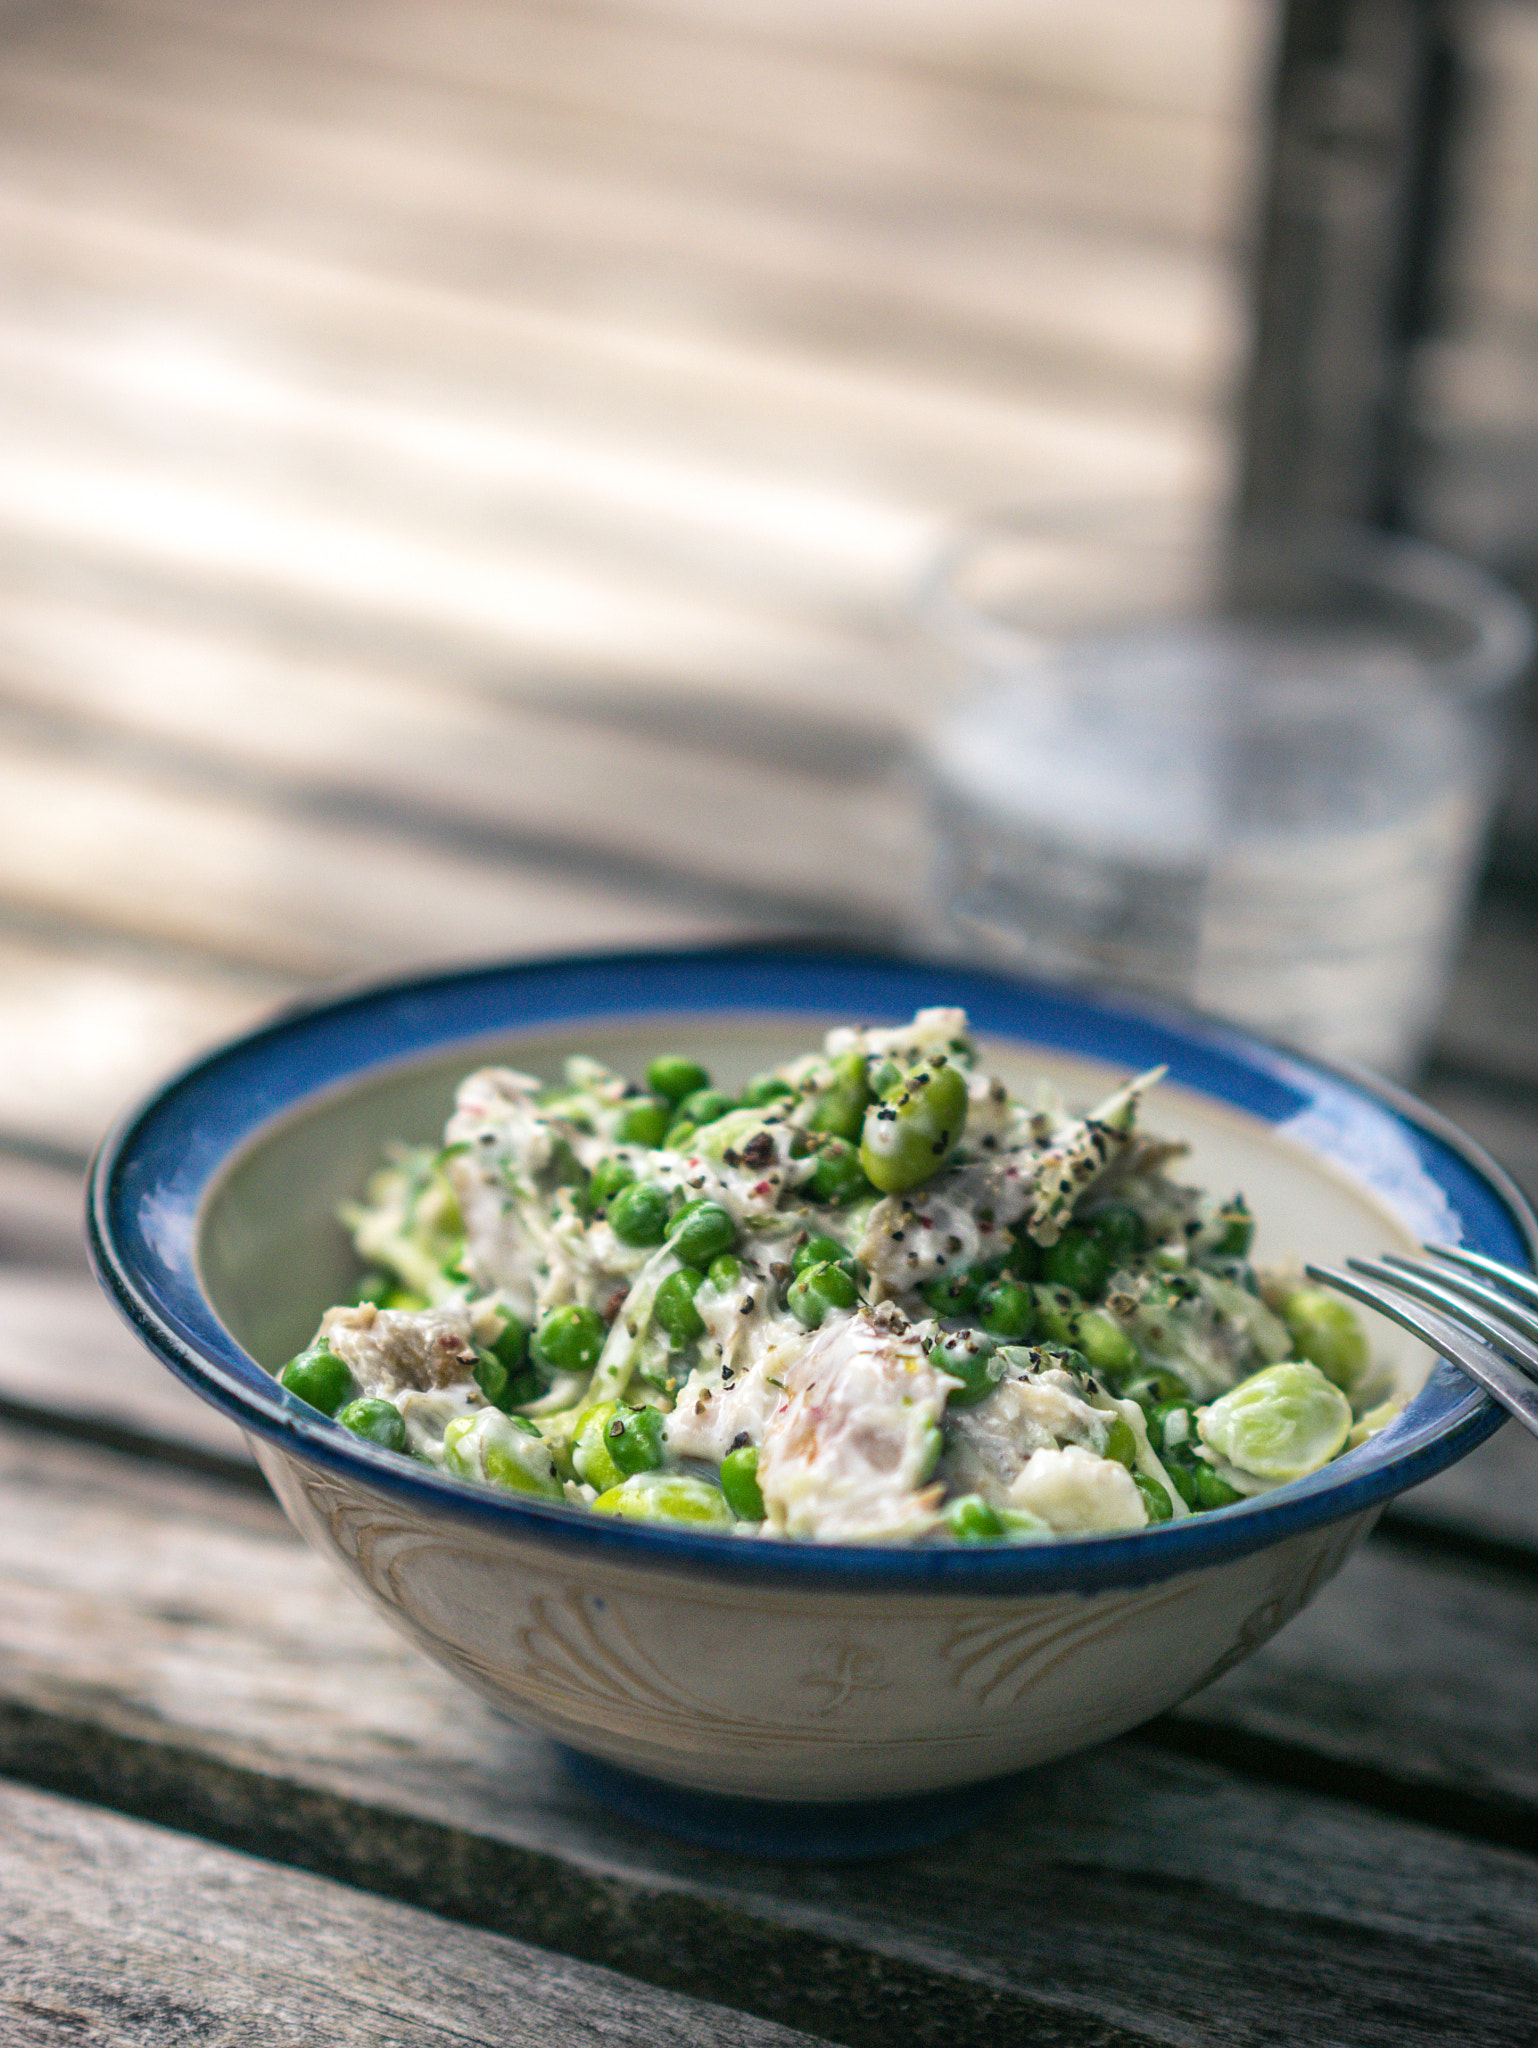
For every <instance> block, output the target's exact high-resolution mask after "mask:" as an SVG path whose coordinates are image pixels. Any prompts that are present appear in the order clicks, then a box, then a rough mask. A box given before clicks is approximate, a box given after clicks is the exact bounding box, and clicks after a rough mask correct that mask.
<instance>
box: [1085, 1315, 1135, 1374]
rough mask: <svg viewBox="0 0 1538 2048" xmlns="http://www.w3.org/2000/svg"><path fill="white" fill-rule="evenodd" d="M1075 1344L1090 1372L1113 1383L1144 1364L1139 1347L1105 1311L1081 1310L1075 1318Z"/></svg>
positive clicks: (1113, 1317)
mask: <svg viewBox="0 0 1538 2048" xmlns="http://www.w3.org/2000/svg"><path fill="white" fill-rule="evenodd" d="M1072 1321H1073V1340H1074V1342H1075V1343H1076V1344H1077V1345H1078V1347H1079V1349H1080V1350H1081V1351H1082V1352H1083V1353H1084V1356H1085V1357H1086V1358H1087V1359H1088V1360H1089V1363H1090V1368H1091V1370H1092V1371H1094V1372H1098V1373H1100V1374H1102V1375H1104V1376H1105V1377H1107V1378H1110V1379H1118V1380H1119V1379H1122V1378H1124V1377H1125V1376H1126V1375H1127V1374H1128V1373H1132V1372H1136V1371H1137V1369H1138V1367H1139V1366H1140V1365H1141V1364H1142V1360H1141V1359H1140V1358H1139V1357H1138V1353H1137V1346H1136V1345H1135V1344H1134V1343H1133V1341H1132V1339H1131V1338H1130V1337H1129V1336H1128V1335H1127V1333H1126V1331H1125V1330H1124V1329H1123V1328H1122V1326H1121V1324H1120V1323H1119V1322H1117V1320H1116V1318H1115V1316H1111V1315H1107V1314H1106V1312H1105V1310H1104V1309H1103V1308H1086V1309H1081V1310H1080V1311H1079V1313H1078V1314H1077V1315H1076V1316H1074V1317H1073V1319H1072Z"/></svg>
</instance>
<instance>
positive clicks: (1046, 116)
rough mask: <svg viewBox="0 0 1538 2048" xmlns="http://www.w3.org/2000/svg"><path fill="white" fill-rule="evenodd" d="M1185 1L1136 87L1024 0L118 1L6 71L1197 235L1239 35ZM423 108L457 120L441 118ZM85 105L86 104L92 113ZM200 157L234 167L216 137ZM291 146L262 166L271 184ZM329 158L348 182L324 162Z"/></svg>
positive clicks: (1123, 49) (234, 140)
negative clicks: (1072, 58) (85, 26)
mask: <svg viewBox="0 0 1538 2048" xmlns="http://www.w3.org/2000/svg"><path fill="white" fill-rule="evenodd" d="M1106 4H1107V0H1099V5H1100V7H1101V8H1102V10H1103V9H1104V8H1105V7H1106ZM1110 6H1111V7H1112V9H1113V10H1114V12H1115V14H1116V16H1117V21H1118V28H1117V32H1116V34H1115V37H1114V39H1113V43H1112V47H1115V48H1117V52H1118V54H1119V55H1121V56H1123V57H1124V58H1125V56H1126V55H1127V45H1128V43H1129V31H1132V30H1133V23H1132V21H1131V20H1130V19H1129V17H1128V15H1127V12H1126V9H1125V7H1121V6H1118V5H1117V4H1116V0H1110ZM1201 12H1202V13H1203V14H1204V15H1205V16H1206V19H1205V20H1204V21H1203V22H1202V23H1201V26H1200V27H1198V25H1197V21H1196V19H1195V18H1194V16H1193V11H1192V10H1191V9H1190V8H1189V7H1188V8H1186V9H1184V10H1182V13H1183V16H1184V20H1183V21H1182V22H1181V23H1179V24H1178V25H1177V23H1176V21H1174V20H1171V22H1170V27H1171V29H1172V31H1173V32H1172V33H1171V34H1170V35H1168V36H1158V37H1150V38H1149V39H1148V46H1149V49H1150V53H1151V51H1152V49H1153V48H1157V49H1158V51H1159V55H1160V56H1161V57H1162V59H1163V67H1162V68H1163V69H1164V73H1165V80H1166V86H1168V85H1169V84H1172V83H1173V81H1174V80H1175V78H1176V77H1177V75H1178V76H1179V77H1180V85H1179V86H1178V87H1176V89H1175V90H1173V91H1172V90H1168V89H1163V90H1161V89H1160V88H1158V87H1155V88H1154V89H1153V90H1150V84H1151V79H1152V73H1153V69H1154V67H1153V66H1152V65H1150V64H1149V63H1147V62H1144V63H1143V64H1142V65H1141V66H1139V67H1138V74H1137V75H1136V76H1135V77H1133V76H1129V75H1128V74H1127V73H1125V72H1124V73H1123V74H1122V76H1121V77H1120V78H1118V77H1116V76H1115V75H1114V74H1115V69H1116V67H1115V66H1114V65H1112V64H1110V63H1108V62H1107V59H1108V58H1109V57H1110V54H1111V51H1110V49H1109V48H1108V47H1107V43H1106V41H1105V40H1103V39H1097V38H1096V36H1095V35H1094V32H1093V30H1092V29H1091V28H1090V27H1089V24H1088V21H1087V19H1080V20H1076V21H1074V22H1073V23H1072V24H1071V25H1070V27H1069V32H1068V34H1067V35H1060V37H1059V42H1060V50H1059V56H1060V57H1062V56H1068V55H1069V54H1070V52H1069V48H1068V46H1069V45H1070V44H1071V45H1072V46H1074V54H1076V55H1077V56H1078V59H1079V66H1080V75H1079V77H1078V78H1077V79H1076V80H1075V81H1073V83H1072V84H1069V83H1068V82H1067V80H1066V79H1065V78H1064V77H1063V70H1064V68H1065V67H1064V66H1063V65H1062V64H1061V62H1059V64H1058V65H1056V66H1053V65H1052V64H1051V63H1050V61H1049V62H1047V63H1042V62H1041V61H1040V55H1041V54H1044V53H1043V52H1042V40H1043V39H1042V38H1041V36H1040V34H1039V30H1040V27H1041V25H1042V23H1041V18H1040V14H1039V12H1038V19H1037V21H1036V22H1034V23H1029V24H1028V23H1026V21H1025V18H1024V16H1023V15H1022V14H1020V13H1019V12H1017V13H1016V15H1015V17H1014V18H1013V20H1010V21H1008V22H1006V21H1005V20H1004V19H1002V18H1001V19H999V20H997V21H996V22H995V23H993V24H992V25H991V29H990V26H985V25H981V24H975V23H971V22H968V21H966V20H965V19H964V18H962V17H958V16H955V15H953V16H951V17H950V18H949V19H948V20H947V21H946V22H945V24H944V25H943V27H940V28H939V30H938V32H937V33H935V32H932V33H931V35H930V37H929V48H928V50H927V51H923V50H920V49H918V48H916V47H915V44H916V41H917V39H916V38H914V37H912V36H911V35H906V36H905V35H904V34H903V26H905V25H904V24H900V23H898V22H897V21H896V18H895V17H894V16H893V15H892V14H891V12H890V11H884V18H883V20H882V23H881V26H880V27H879V28H878V29H877V32H876V33H875V34H874V35H870V34H868V33H867V35H866V36H864V37H863V38H861V37H859V36H857V35H856V36H850V35H849V34H847V33H846V34H843V35H840V34H839V33H838V26H839V25H838V24H836V23H834V22H832V21H830V20H829V19H827V18H825V17H823V16H822V15H820V14H819V15H816V16H808V17H805V18H804V19H803V20H802V21H801V22H800V23H792V22H790V21H789V20H786V19H784V18H780V19H776V20H774V21H767V20H765V21H760V22H759V23H756V24H754V23H749V22H747V21H745V20H744V19H743V18H742V15H741V13H740V12H738V14H737V16H736V18H735V19H733V18H732V15H731V14H730V13H729V12H728V11H727V10H726V9H723V8H721V7H719V6H718V7H716V8H715V9H713V10H712V11H710V12H708V13H701V14H699V15H697V16H696V18H695V19H694V20H692V21H691V20H688V19H686V18H685V17H684V15H683V14H682V13H681V12H680V11H679V10H677V9H671V8H650V9H647V8H633V7H623V6H621V7H593V6H588V7H581V8H575V7H569V6H568V7H559V8H553V7H550V6H540V5H538V4H529V0H524V4H521V5H518V6H516V7H489V8H488V7H485V6H477V5H474V4H469V0H456V4H454V5H452V6H444V7H440V8H439V9H437V10H435V16H434V22H433V25H432V28H431V29H430V30H428V29H425V27H424V24H423V23H422V20H421V17H420V16H419V15H418V14H417V13H416V10H415V9H413V8H410V7H404V8H403V7H377V6H370V7H367V8H365V9H362V10H359V9H355V8H343V7H334V6H333V7H328V8H327V9H325V10H324V11H323V12H317V11H315V10H310V11H309V12H303V11H301V10H298V9H295V8H292V7H261V8H255V9H253V8H244V9H211V8H209V7H207V6H206V5H203V4H194V5H193V6H191V7H187V6H176V5H171V6H166V5H160V6H154V7H151V6H147V5H145V4H142V0H134V4H132V5H131V6H130V7H128V8H121V7H119V8H112V9H107V8H98V9H97V10H96V20H95V22H94V24H93V33H92V34H91V35H90V36H89V37H88V38H87V37H82V36H81V35H80V34H79V33H78V32H76V33H75V34H74V35H72V36H70V37H69V39H68V41H67V42H66V41H65V40H64V39H63V38H61V37H60V36H59V35H58V34H57V33H56V32H55V33H53V34H51V35H50V34H49V32H48V28H47V25H46V24H44V25H43V27H42V33H41V34H37V33H36V32H35V31H34V34H33V36H31V37H29V38H27V40H26V42H21V40H20V39H18V43H17V47H16V49H15V52H14V54H13V57H12V61H11V66H10V69H11V72H12V75H13V76H19V77H20V78H22V79H24V80H26V82H27V83H29V84H30V83H31V82H32V75H37V74H41V80H50V79H52V80H57V81H59V82H60V83H65V82H67V83H68V84H70V85H73V86H76V87H77V88H78V87H79V86H81V85H86V84H91V85H95V86H96V87H97V88H98V89H99V90H101V91H102V94H103V99H104V102H105V106H104V111H105V112H106V115H107V122H106V124H105V125H108V126H110V123H111V104H112V99H114V98H115V99H116V101H117V103H118V104H119V105H127V106H130V107H131V106H132V105H133V104H134V103H135V102H139V103H142V104H146V105H150V104H155V103H156V101H157V100H158V99H160V98H161V97H163V96H164V97H171V98H172V99H173V107H174V105H175V104H177V103H179V104H180V105H181V106H182V107H184V108H187V109H188V110H189V111H191V109H192V108H199V109H203V110H205V111H207V112H211V113H212V114H213V115H214V117H215V118H223V119H225V120H227V121H229V120H231V119H232V117H233V118H234V119H235V120H238V118H239V116H240V115H241V114H243V113H245V112H248V111H249V110H250V109H251V108H252V107H253V106H259V108H260V111H261V112H262V114H263V115H264V116H265V117H266V119H267V129H268V132H269V133H277V132H279V130H280V124H283V125H286V126H288V127H289V128H290V130H291V132H292V131H296V130H297V131H298V132H297V133H295V134H294V140H295V141H296V142H297V143H299V144H300V147H301V148H302V136H303V125H304V124H314V125H316V126H318V125H319V124H318V122H317V114H318V113H321V112H324V113H328V114H329V115H330V117H331V132H332V134H333V135H334V136H336V137H337V138H338V139H339V140H341V141H342V142H343V144H344V148H345V144H346V142H347V141H349V140H350V139H352V137H353V136H354V135H356V134H358V133H360V132H365V131H367V130H370V129H372V130H373V131H374V132H375V134H376V136H377V137H378V138H379V139H380V140H381V141H383V140H386V139H390V138H393V139H394V140H395V141H396V143H397V145H398V153H397V161H399V162H404V161H406V160H407V159H408V158H409V155H410V153H411V151H412V150H413V148H414V147H420V146H421V145H422V144H423V143H424V142H426V143H429V144H430V145H431V146H432V147H433V148H434V149H435V150H436V151H437V153H438V161H439V162H440V164H442V165H444V166H447V165H450V164H452V163H454V162H455V161H456V159H459V158H465V159H473V158H479V159H481V160H483V161H484V160H485V159H487V158H490V157H492V156H495V157H498V158H500V159H502V160H503V161H508V160H515V159H516V156H517V154H518V153H519V152H520V150H521V149H526V148H527V147H528V145H529V142H530V140H531V139H533V140H536V141H537V142H539V143H541V144H543V145H544V146H545V147H546V149H547V150H549V151H550V153H551V154H555V153H556V152H557V150H558V148H559V145H558V143H556V124H557V122H560V123H563V124H564V125H565V126H566V127H567V128H568V129H569V131H570V133H571V136H572V138H573V141H576V140H577V139H578V138H580V141H581V146H582V154H584V155H585V156H587V157H589V158H590V159H592V160H595V161H596V162H598V163H599V164H604V165H609V164H612V163H613V161H614V159H615V157H616V155H618V154H619V153H624V154H625V155H626V156H627V157H629V158H630V159H631V160H632V162H637V161H640V160H644V158H646V157H648V156H649V157H651V158H653V159H654V160H661V161H671V162H673V163H676V164H677V165H679V166H680V167H683V166H686V165H689V164H691V163H692V164H693V165H695V166H696V167H697V168H698V169H700V170H704V169H705V166H706V165H707V163H708V164H709V165H710V166H711V167H713V168H714V169H715V171H716V172H717V174H718V176H719V175H720V174H721V173H723V172H725V173H735V175H732V176H731V177H730V183H731V184H732V186H733V187H736V188H738V189H740V188H741V187H743V186H744V185H745V184H747V183H748V182H749V179H750V178H751V180H752V181H753V182H755V183H757V184H759V185H760V186H761V187H762V188H764V189H773V188H775V187H780V188H782V189H784V190H785V191H786V192H787V194H788V193H790V192H793V191H794V189H795V188H796V187H797V186H798V185H801V186H804V185H805V184H806V182H807V179H808V175H809V174H810V175H812V176H818V175H820V176H821V178H822V179H824V180H825V181H826V182H827V185H828V188H829V192H828V196H829V197H830V198H836V196H837V193H838V190H839V188H840V186H843V187H844V188H846V189H847V188H848V187H849V186H851V184H852V183H853V182H854V181H855V180H857V179H860V178H861V177H862V174H863V176H864V177H866V178H868V177H870V176H873V175H875V176H880V177H881V178H882V179H883V181H884V182H885V183H886V184H887V186H888V188H889V189H890V187H891V184H892V181H893V180H894V178H895V179H899V180H900V179H902V178H903V177H904V175H905V173H907V174H911V170H912V167H913V166H914V165H915V163H916V162H920V161H927V162H928V163H929V165H930V168H931V184H930V191H931V195H932V196H938V195H942V194H945V193H949V192H952V191H962V192H966V193H969V194H973V195H978V196H981V195H987V196H989V197H993V198H998V199H1001V200H1007V201H1008V202H1010V203H1011V204H1012V205H1014V206H1015V207H1016V208H1029V207H1030V206H1031V205H1032V203H1033V201H1034V202H1035V204H1036V205H1038V206H1040V205H1041V204H1042V202H1043V201H1044V200H1046V201H1055V202H1056V206H1057V210H1058V211H1059V212H1060V213H1061V214H1062V215H1064V216H1065V217H1067V218H1069V219H1073V218H1075V217H1077V218H1080V219H1082V218H1084V217H1086V216H1087V215H1091V214H1094V215H1098V216H1099V217H1100V218H1101V219H1102V220H1104V221H1105V222H1106V223H1107V224H1112V223H1124V224H1129V225H1130V224H1135V225H1136V226H1137V227H1138V228H1140V229H1141V230H1143V231H1144V232H1146V233H1150V234H1152V235H1159V236H1163V237H1173V236H1179V237H1182V238H1185V239H1189V240H1193V241H1199V242H1203V243H1207V244H1213V243H1222V242H1224V241H1226V239H1227V234H1228V229H1229V220H1228V215H1227V202H1228V196H1229V192H1230V190H1231V186H1232V182H1233V176H1234V173H1235V171H1236V169H1237V163H1236V159H1237V158H1238V156H1239V153H1240V151H1241V150H1242V148H1243V124H1244V116H1245V112H1246V97H1245V96H1246V91H1247V86H1248V80H1249V75H1250V73H1251V70H1252V68H1253V55H1252V49H1251V47H1250V40H1251V38H1252V37H1253V36H1254V33H1255V31H1254V30H1253V28H1251V27H1250V25H1249V24H1248V23H1247V22H1246V20H1245V13H1246V10H1244V9H1243V8H1242V7H1239V6H1236V5H1234V4H1233V0H1216V4H1208V5H1206V6H1205V7H1204V8H1203V9H1202V10H1201ZM1171 13H1172V15H1173V14H1174V10H1171ZM851 25H852V23H851V22H850V20H849V18H848V17H846V20H845V23H844V24H843V26H844V27H845V28H846V29H847V28H848V27H849V26H851ZM908 26H911V23H910V24H908ZM929 26H930V27H931V30H932V31H933V30H934V29H935V28H936V26H937V25H936V24H930V25H929ZM1181 27H1183V28H1184V29H1185V34H1184V36H1183V37H1182V35H1181ZM894 28H895V30H896V32H895V33H894ZM830 29H832V31H833V32H832V33H831V34H830V33H829V30H830ZM1247 29H1248V30H1249V34H1248V35H1247V34H1246V30H1247ZM1022 30H1023V33H1022ZM1203 30H1205V31H1206V33H1205V34H1203V33H1202V31H1203ZM1033 31H1036V32H1035V33H1033ZM1182 41H1183V42H1184V44H1185V48H1186V50H1187V52H1188V56H1187V61H1186V63H1185V64H1184V65H1183V66H1179V67H1178V70H1177V66H1176V65H1175V64H1174V63H1173V62H1172V61H1171V59H1172V55H1173V51H1174V49H1175V48H1176V47H1177V45H1178V44H1179V43H1181V42H1182ZM29 57H30V58H31V63H30V64H29V63H28V61H27V60H28V58H29ZM44 66H46V67H48V68H47V69H46V70H45V69H44V68H43V67H44ZM1054 70H1055V71H1056V74H1057V75H1056V76H1054V75H1053V73H1054ZM29 74H31V75H29ZM1198 77H1199V78H1200V79H1201V85H1200V86H1199V87H1198V89H1197V90H1196V91H1194V92H1193V91H1191V90H1190V85H1191V82H1192V81H1193V80H1194V79H1196V78H1198ZM109 95H110V97H109ZM445 106H448V107H451V108H453V109H455V110H457V111H458V118H457V119H455V118H453V116H452V115H450V116H449V117H447V118H445V116H444V113H443V111H442V110H443V108H444V107H445ZM496 113H500V114H501V116H502V118H501V119H497V118H495V114H496ZM513 113H516V118H515V119H509V118H508V116H509V114H513ZM102 125H104V124H103V123H102V122H101V121H100V120H98V121H97V122H94V123H93V133H94V132H95V130H96V128H98V127H100V126H102ZM173 125H174V114H173ZM932 136H936V137H943V139H944V146H943V147H936V146H935V144H934V143H933V142H932V141H931V140H930V138H931V137H932ZM552 144H555V145H556V146H555V148H552V147H551V145H552ZM247 147H248V148H249V147H250V145H249V144H248V145H247ZM222 154H223V155H224V156H225V157H226V158H227V159H231V158H232V159H233V161H234V163H235V164H237V165H238V164H239V163H240V161H241V148H240V141H239V137H238V134H236V135H232V136H231V138H230V143H229V145H227V147H226V149H225V150H224V151H223V152H222ZM297 155H298V150H294V151H291V152H290V162H289V163H288V164H287V165H279V166H277V167H275V168H276V171H277V175H278V177H279V179H280V180H281V179H284V178H285V177H286V176H287V175H290V174H291V172H292V169H293V167H294V164H293V159H294V157H296V156H297ZM339 167H340V168H342V169H343V175H344V176H345V157H344V158H343V161H342V164H341V165H340V166H339ZM426 182H428V183H429V186H430V185H431V182H432V181H430V180H429V181H426ZM391 196H392V194H391V191H390V185H389V180H388V174H387V177H386V183H385V190H384V197H385V198H386V200H387V201H388V199H389V198H390V197H391Z"/></svg>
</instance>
